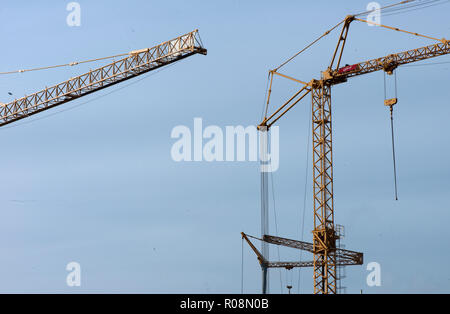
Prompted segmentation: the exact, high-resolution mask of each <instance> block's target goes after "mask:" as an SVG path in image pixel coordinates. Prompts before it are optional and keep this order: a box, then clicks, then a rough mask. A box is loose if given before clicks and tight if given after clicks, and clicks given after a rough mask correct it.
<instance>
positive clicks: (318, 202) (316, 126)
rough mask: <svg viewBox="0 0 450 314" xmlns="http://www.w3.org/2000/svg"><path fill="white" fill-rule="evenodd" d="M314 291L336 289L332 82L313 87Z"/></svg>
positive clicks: (333, 291) (330, 291)
mask: <svg viewBox="0 0 450 314" xmlns="http://www.w3.org/2000/svg"><path fill="white" fill-rule="evenodd" d="M312 131H313V133H312V134H313V179H314V185H313V193H314V230H313V245H314V293H326V294H328V293H336V233H335V230H334V207H333V168H332V165H333V156H332V134H331V94H330V86H329V85H327V84H325V83H324V81H323V80H321V81H316V82H314V83H313V88H312Z"/></svg>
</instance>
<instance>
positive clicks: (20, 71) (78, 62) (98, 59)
mask: <svg viewBox="0 0 450 314" xmlns="http://www.w3.org/2000/svg"><path fill="white" fill-rule="evenodd" d="M129 54H130V53H122V54H118V55H114V56H108V57H102V58H95V59H89V60H83V61H74V62H70V63H65V64H58V65H51V66H45V67H38V68H31V69H24V70H16V71H8V72H0V75H5V74H14V73H24V72H31V71H40V70H48V69H54V68H61V67H66V66H74V65H78V64H83V63H89V62H95V61H101V60H105V59H113V58H117V57H123V56H127V55H129Z"/></svg>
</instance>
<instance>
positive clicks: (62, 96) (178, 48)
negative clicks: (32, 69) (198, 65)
mask: <svg viewBox="0 0 450 314" xmlns="http://www.w3.org/2000/svg"><path fill="white" fill-rule="evenodd" d="M206 53H207V50H206V49H205V48H204V47H203V45H202V42H201V40H200V37H199V34H198V30H194V31H192V32H190V33H187V34H185V35H182V36H179V37H177V38H174V39H171V40H169V41H166V42H163V43H161V44H159V45H157V46H155V47H152V48H147V49H141V50H135V51H131V52H130V53H128V55H127V56H126V57H124V58H122V59H120V60H117V61H114V62H112V63H110V64H107V65H105V66H103V67H100V68H97V69H95V70H91V71H89V72H87V73H85V74H82V75H80V76H77V77H74V78H71V79H69V80H67V81H64V82H62V83H59V84H56V85H54V86H51V87H48V88H45V89H43V90H41V91H38V92H35V93H33V94H30V95H27V96H24V97H22V98H20V99H15V100H14V101H12V102H10V103H7V104H2V103H0V127H2V126H4V125H7V124H9V123H12V122H15V121H18V120H20V119H23V118H26V117H29V116H31V115H34V114H37V113H39V112H42V111H45V110H48V109H51V108H53V107H56V106H59V105H61V104H64V103H66V102H69V101H71V100H74V99H77V98H80V97H83V96H85V95H88V94H91V93H94V92H97V91H99V90H102V89H104V88H106V87H110V86H113V85H115V84H117V83H120V82H123V81H126V80H129V79H131V78H134V77H136V76H139V75H142V74H144V73H147V72H150V71H153V70H156V69H158V68H161V67H163V66H166V65H169V64H171V63H174V62H176V61H179V60H182V59H184V58H187V57H189V56H192V55H194V54H202V55H206ZM100 59H104V58H100ZM97 60H99V59H97ZM80 63H81V62H80ZM75 64H78V63H77V62H73V63H70V64H68V65H75ZM48 68H49V67H48ZM40 69H42V68H40ZM26 71H28V70H20V71H17V72H26ZM8 73H12V72H8Z"/></svg>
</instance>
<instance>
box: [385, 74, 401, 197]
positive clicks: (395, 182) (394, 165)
mask: <svg viewBox="0 0 450 314" xmlns="http://www.w3.org/2000/svg"><path fill="white" fill-rule="evenodd" d="M383 73H384V75H383V78H384V99H385V100H387V97H386V73H385V72H383ZM394 81H395V82H394V84H395V99H397V71H395V72H394ZM394 105H395V103H394V104H390V105H389V111H390V117H391V141H392V162H393V167H394V168H393V170H394V191H395V200H396V201H398V194H397V167H396V162H395V141H394V116H393V111H394Z"/></svg>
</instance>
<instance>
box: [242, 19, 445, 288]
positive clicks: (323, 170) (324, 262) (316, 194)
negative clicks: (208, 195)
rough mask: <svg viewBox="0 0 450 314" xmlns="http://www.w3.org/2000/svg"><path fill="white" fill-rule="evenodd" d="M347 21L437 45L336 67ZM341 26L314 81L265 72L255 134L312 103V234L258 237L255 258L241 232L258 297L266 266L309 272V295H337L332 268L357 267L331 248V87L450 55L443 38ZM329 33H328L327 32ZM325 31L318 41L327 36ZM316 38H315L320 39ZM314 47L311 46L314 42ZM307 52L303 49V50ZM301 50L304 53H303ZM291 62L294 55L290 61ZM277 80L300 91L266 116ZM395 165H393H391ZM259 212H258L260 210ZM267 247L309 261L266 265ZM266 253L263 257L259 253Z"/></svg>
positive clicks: (348, 254)
mask: <svg viewBox="0 0 450 314" xmlns="http://www.w3.org/2000/svg"><path fill="white" fill-rule="evenodd" d="M353 21H361V22H366V23H372V24H376V25H378V26H380V27H384V28H387V29H391V30H395V31H399V32H404V33H408V34H412V35H415V36H420V37H425V38H428V39H432V40H436V41H437V43H435V44H432V45H428V46H425V47H421V48H416V49H412V50H407V51H403V52H399V53H394V54H389V55H387V56H385V57H381V58H377V59H372V60H368V61H363V62H359V63H354V64H351V65H346V66H343V67H341V60H342V56H343V52H344V47H345V44H346V40H347V36H348V32H349V27H350V24H351V23H352V22H353ZM341 24H342V25H343V26H342V29H341V32H340V35H339V40H338V43H337V45H336V48H335V50H334V53H333V55H332V58H331V63H330V64H329V66H328V67H327V68H326V69H325V71H323V72H321V76H320V79H312V80H310V81H302V80H298V79H296V78H293V77H290V76H288V75H285V74H283V73H280V72H278V70H279V68H280V67H281V66H283V65H284V64H285V63H287V62H289V61H290V60H292V58H291V59H289V60H288V61H287V62H285V63H284V64H282V65H281V66H280V67H278V68H276V69H274V70H270V71H269V79H270V85H269V91H268V94H267V103H266V114H265V115H264V118H263V121H262V122H261V123H260V124H259V126H258V129H259V130H260V131H261V132H267V131H268V130H269V129H270V127H271V126H272V125H274V123H276V122H277V121H278V120H279V119H280V118H281V117H283V116H284V115H285V114H286V113H287V112H289V111H290V110H291V109H292V108H293V107H294V106H295V105H296V104H298V103H299V102H300V101H301V100H302V99H303V98H305V97H306V96H307V95H309V94H310V95H311V102H312V117H311V118H312V146H313V203H314V208H313V211H314V215H313V216H314V229H313V231H312V233H313V242H312V243H307V242H302V241H296V240H291V239H286V238H279V237H274V236H270V235H267V234H264V233H263V234H262V236H261V238H255V239H257V240H260V241H262V243H263V253H260V252H259V251H258V250H257V249H256V247H255V246H254V245H253V244H251V242H250V240H249V236H248V235H246V234H244V233H242V234H241V235H242V238H243V239H245V240H246V241H247V243H248V244H249V245H250V247H251V248H252V250H253V251H254V252H255V253H256V255H257V257H258V260H259V262H260V264H261V268H262V273H263V278H262V282H263V287H262V291H263V293H266V291H267V269H268V268H270V267H284V268H287V269H291V268H293V267H312V268H313V279H314V293H315V294H335V293H336V292H337V291H336V290H337V288H336V287H337V285H336V281H337V280H338V278H337V276H336V267H337V266H345V265H362V264H363V254H362V253H358V252H353V251H348V250H342V249H340V248H337V247H336V240H337V239H338V238H339V235H338V233H337V232H336V228H335V223H334V204H333V157H332V119H331V88H332V86H334V85H336V84H341V83H345V82H347V80H348V79H349V78H352V77H356V76H361V75H363V74H368V73H372V72H376V71H385V72H386V73H387V74H388V75H391V74H393V72H394V70H395V69H396V68H397V67H399V66H402V65H405V64H409V63H412V62H417V61H422V60H426V59H430V58H434V57H438V56H442V55H447V54H450V41H449V40H446V39H437V38H433V37H430V36H425V35H421V34H418V33H413V32H409V31H405V30H401V29H399V28H395V27H390V26H385V25H381V24H377V23H374V22H371V21H366V20H363V19H360V18H357V17H356V15H349V16H347V17H346V18H345V19H344V20H343V21H341V22H340V23H339V24H337V25H336V26H335V27H333V28H332V29H331V30H333V29H335V28H337V27H338V26H340V25H341ZM331 30H330V31H331ZM330 31H327V32H326V33H325V34H324V35H322V36H321V37H320V38H322V37H323V36H325V35H327V34H328V33H329V32H330ZM320 38H319V39H320ZM314 43H315V42H314ZM308 47H309V46H308ZM308 47H307V48H308ZM294 57H295V56H294ZM275 75H277V76H281V77H284V78H287V79H290V80H293V81H295V82H297V83H300V84H301V85H302V87H301V88H300V90H298V91H297V92H296V93H295V94H294V95H292V97H290V98H289V99H288V100H287V101H286V102H285V103H284V104H282V105H281V106H280V107H278V109H276V110H275V111H274V112H273V113H271V114H270V115H268V114H267V109H268V105H269V101H270V96H271V89H272V82H273V79H274V76H275ZM396 103H397V99H396V98H392V99H386V100H385V105H386V106H388V107H389V108H390V110H391V119H392V108H393V106H394V105H395V104H396ZM394 162H395V160H394ZM262 176H263V180H262V182H263V186H262V192H263V193H266V194H267V185H265V186H264V182H265V181H267V178H266V179H264V176H266V174H265V173H262ZM264 203H265V204H267V202H264V201H263V202H262V206H263V207H264V206H267V205H265V204H264ZM262 212H263V213H264V208H263V209H262ZM262 216H263V217H262V219H261V224H262V231H263V232H264V230H267V226H268V222H267V214H265V215H264V214H263V215H262ZM268 243H271V244H276V245H282V246H287V247H292V248H296V249H300V250H306V251H308V252H311V253H313V256H314V259H313V261H307V262H270V261H268V256H264V254H267V251H265V249H264V248H265V245H267V244H268ZM265 252H266V253H265Z"/></svg>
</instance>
